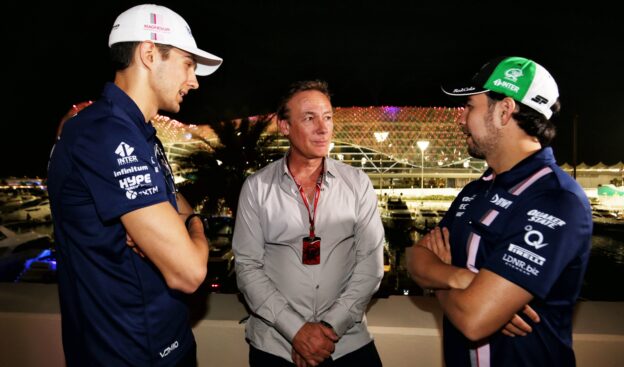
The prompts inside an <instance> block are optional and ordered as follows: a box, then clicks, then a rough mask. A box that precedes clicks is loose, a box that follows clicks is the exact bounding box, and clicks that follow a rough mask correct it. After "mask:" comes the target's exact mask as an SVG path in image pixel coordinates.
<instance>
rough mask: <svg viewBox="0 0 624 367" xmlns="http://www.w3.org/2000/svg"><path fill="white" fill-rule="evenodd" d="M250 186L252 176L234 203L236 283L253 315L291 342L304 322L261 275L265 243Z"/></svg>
mask: <svg viewBox="0 0 624 367" xmlns="http://www.w3.org/2000/svg"><path fill="white" fill-rule="evenodd" d="M253 182H254V181H253V176H252V177H250V178H248V179H247V180H246V181H245V183H244V185H243V188H242V190H241V194H240V198H239V202H238V211H237V214H236V225H235V228H234V237H233V240H232V249H233V250H234V259H235V264H236V279H237V282H238V287H239V289H240V291H241V292H242V293H243V295H244V296H245V300H246V301H247V304H248V306H249V307H250V309H251V311H252V312H253V313H254V315H256V316H258V317H260V318H262V319H263V320H265V321H266V322H267V323H268V324H270V325H271V326H273V327H274V328H275V329H276V330H277V331H278V332H279V333H280V334H282V335H283V336H284V337H285V338H286V339H287V340H288V341H292V339H293V338H294V336H295V334H297V332H298V331H299V329H300V328H301V327H302V326H303V324H304V323H305V320H304V318H303V317H302V316H301V315H300V314H299V313H297V312H296V311H295V310H293V309H292V308H291V307H290V305H289V304H288V301H287V300H286V298H285V297H284V296H283V295H282V294H281V293H280V292H279V290H278V289H277V288H276V287H275V284H274V283H273V281H272V280H271V279H270V278H269V277H268V276H267V275H266V273H265V271H264V253H265V249H264V246H265V243H264V236H263V232H262V227H261V225H260V223H261V221H260V217H259V213H258V210H259V209H260V208H261V204H260V203H259V201H258V199H257V197H255V196H254V193H257V192H258V190H256V189H253V188H252V185H254V183H253Z"/></svg>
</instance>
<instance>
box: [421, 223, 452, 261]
mask: <svg viewBox="0 0 624 367" xmlns="http://www.w3.org/2000/svg"><path fill="white" fill-rule="evenodd" d="M418 245H419V246H423V247H425V248H427V249H428V250H429V251H431V252H433V253H434V254H436V256H437V257H438V258H439V259H440V260H442V262H444V263H445V264H450V263H451V243H450V240H449V231H448V229H447V228H446V227H444V228H440V227H435V228H434V229H432V230H431V231H430V232H429V233H427V234H426V235H425V236H424V237H423V238H422V239H421V240H420V241H418Z"/></svg>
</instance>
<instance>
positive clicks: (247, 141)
mask: <svg viewBox="0 0 624 367" xmlns="http://www.w3.org/2000/svg"><path fill="white" fill-rule="evenodd" d="M272 117H273V115H272V114H271V115H262V116H259V117H253V118H244V119H242V120H232V121H221V122H215V123H210V124H209V125H210V127H211V128H212V130H213V131H214V132H215V134H216V135H217V137H218V139H219V141H218V142H217V143H215V142H211V141H209V140H207V139H205V138H202V137H200V136H195V138H197V139H199V140H201V141H203V142H204V143H205V144H206V146H207V147H209V148H208V149H200V150H197V151H196V152H194V153H192V154H190V155H188V156H187V157H185V158H182V159H181V160H180V166H181V168H182V169H183V170H185V171H186V172H188V176H189V180H188V181H186V182H185V183H184V184H183V185H181V187H180V191H181V192H182V194H183V195H184V197H185V198H186V199H187V200H188V201H189V203H190V204H191V205H192V206H193V207H195V206H197V205H200V204H201V205H202V206H203V209H202V211H203V212H204V213H206V214H214V213H217V211H218V210H219V209H220V206H223V205H225V206H227V207H229V208H230V209H231V210H232V214H233V215H234V216H235V215H236V207H237V205H238V196H239V194H240V189H241V187H242V186H243V182H244V181H245V179H246V178H247V176H249V175H250V174H252V173H253V172H255V171H257V170H258V169H260V168H262V167H263V166H265V165H266V164H268V163H270V162H271V161H273V160H274V159H275V158H277V157H279V156H281V155H282V153H281V152H279V151H276V150H271V149H268V148H270V147H272V146H273V142H274V141H275V138H276V135H275V134H263V133H264V132H265V130H266V128H267V126H268V125H269V124H270V123H271V120H272ZM239 121H240V122H239Z"/></svg>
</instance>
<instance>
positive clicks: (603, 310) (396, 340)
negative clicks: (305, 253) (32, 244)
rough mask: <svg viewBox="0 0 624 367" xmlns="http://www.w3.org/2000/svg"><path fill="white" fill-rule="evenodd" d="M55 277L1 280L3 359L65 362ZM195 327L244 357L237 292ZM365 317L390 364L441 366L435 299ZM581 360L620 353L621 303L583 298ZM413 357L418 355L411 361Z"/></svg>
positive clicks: (602, 361)
mask: <svg viewBox="0 0 624 367" xmlns="http://www.w3.org/2000/svg"><path fill="white" fill-rule="evenodd" d="M56 292H57V288H56V286H55V285H41V284H0V325H2V326H1V328H2V333H0V366H20V367H30V366H33V367H35V366H37V367H38V366H46V367H57V366H58V367H61V366H64V365H65V363H64V358H63V352H62V345H61V333H60V314H59V306H58V298H57V294H56ZM194 302H204V303H203V306H204V307H203V309H202V311H203V313H202V314H203V317H202V318H201V319H199V321H197V322H196V323H195V325H194V327H193V331H194V333H195V337H196V339H197V344H198V359H199V364H200V366H220V367H230V366H231V367H241V366H246V365H247V353H248V348H247V345H246V343H245V341H244V325H242V324H240V323H239V321H240V320H241V319H242V318H244V317H245V316H246V315H247V313H246V311H245V308H244V306H243V305H242V304H241V303H240V302H239V300H238V297H237V296H236V295H228V294H209V295H207V296H206V297H205V298H204V299H195V300H194ZM367 317H368V321H369V325H370V329H371V332H372V333H373V334H374V335H375V343H376V344H377V348H378V349H379V352H380V354H381V357H382V361H383V362H384V365H385V366H387V367H408V366H410V367H411V366H414V365H419V366H442V365H443V364H442V343H441V323H442V313H441V311H440V309H439V307H438V306H437V302H436V300H435V299H432V298H428V297H405V296H393V297H390V298H387V299H375V300H373V301H372V302H371V305H370V307H369V310H368V312H367ZM574 348H575V351H576V356H577V363H578V366H581V367H582V366H607V367H609V366H613V367H616V366H617V367H619V366H621V365H622V361H624V303H623V302H582V303H580V304H579V305H578V307H577V311H576V313H575V319H574ZM416 361H417V362H416Z"/></svg>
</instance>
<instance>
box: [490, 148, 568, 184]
mask: <svg viewBox="0 0 624 367" xmlns="http://www.w3.org/2000/svg"><path fill="white" fill-rule="evenodd" d="M556 163H557V162H556V160H555V156H554V154H553V150H552V148H551V147H545V148H542V149H540V150H539V151H537V152H535V153H533V154H531V155H530V156H528V157H526V158H525V159H523V160H522V161H520V162H518V163H517V164H516V165H515V166H513V167H512V168H511V169H510V170H509V171H506V172H503V173H501V174H498V175H496V179H495V183H496V185H499V186H502V187H503V188H505V189H507V188H511V187H513V186H515V185H516V184H517V183H519V182H520V181H522V180H524V179H525V178H526V177H527V175H530V174H531V173H533V172H535V171H537V170H538V169H540V168H542V167H544V166H550V165H553V164H556ZM492 178H493V171H492V168H488V169H487V170H486V171H485V172H484V173H483V175H482V176H481V180H484V181H489V180H492Z"/></svg>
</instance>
